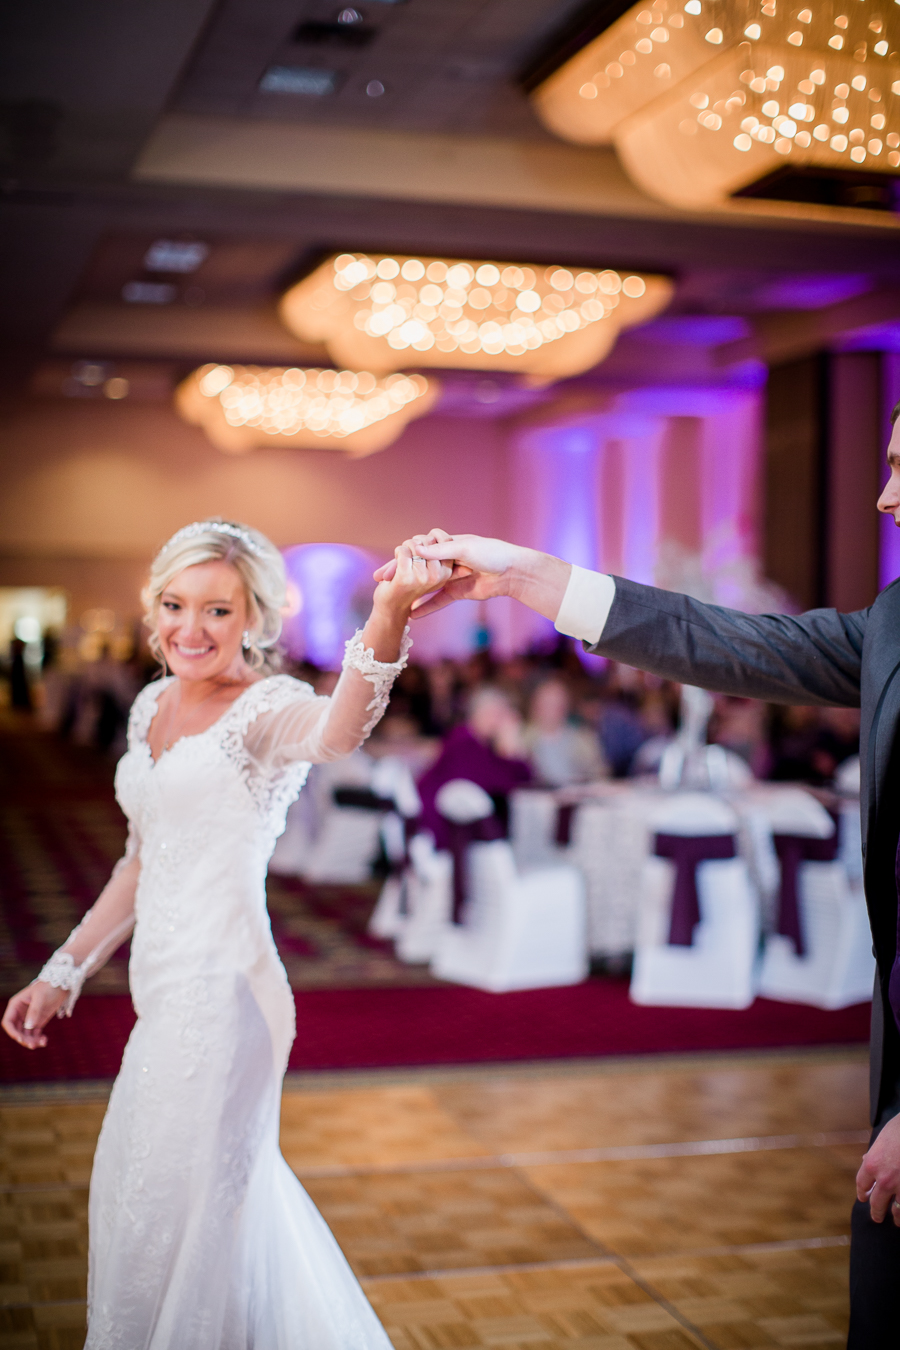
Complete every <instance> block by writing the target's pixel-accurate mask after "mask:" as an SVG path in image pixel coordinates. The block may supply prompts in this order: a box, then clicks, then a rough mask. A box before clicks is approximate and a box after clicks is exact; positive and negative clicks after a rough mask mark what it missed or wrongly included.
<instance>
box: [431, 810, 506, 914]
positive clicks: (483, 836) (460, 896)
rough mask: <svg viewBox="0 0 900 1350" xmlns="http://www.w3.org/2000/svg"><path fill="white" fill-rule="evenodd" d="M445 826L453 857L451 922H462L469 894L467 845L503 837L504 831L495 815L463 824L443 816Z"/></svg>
mask: <svg viewBox="0 0 900 1350" xmlns="http://www.w3.org/2000/svg"><path fill="white" fill-rule="evenodd" d="M444 821H445V824H446V826H447V835H448V843H449V845H450V854H451V857H452V858H453V922H454V923H462V921H463V910H464V909H465V904H466V897H467V896H468V894H469V857H468V854H469V845H470V844H482V843H490V842H492V841H493V840H494V839H503V838H505V837H506V832H505V830H504V829H503V822H502V821H501V820H498V818H497V816H495V815H494V816H487V817H486V819H484V820H471V821H467V822H466V823H465V824H464V825H461V824H459V823H458V822H456V821H453V820H447V818H446V816H445V817H444Z"/></svg>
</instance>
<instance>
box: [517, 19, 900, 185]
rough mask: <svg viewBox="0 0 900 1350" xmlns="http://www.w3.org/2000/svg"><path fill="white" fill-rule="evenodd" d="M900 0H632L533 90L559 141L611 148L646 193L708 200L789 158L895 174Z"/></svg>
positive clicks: (799, 164)
mask: <svg viewBox="0 0 900 1350" xmlns="http://www.w3.org/2000/svg"><path fill="white" fill-rule="evenodd" d="M898 53H900V8H898V4H897V2H896V0H893V2H891V0H887V2H886V3H881V0H877V2H876V0H815V3H809V4H807V3H804V2H803V0H801V3H800V4H790V3H788V4H786V3H784V0H654V3H652V4H637V5H634V6H633V8H631V9H629V10H628V12H627V13H626V14H624V15H623V16H622V17H621V18H620V19H618V20H617V21H616V22H615V23H614V24H612V25H611V27H609V28H608V29H606V31H605V32H603V33H601V34H600V36H599V37H597V38H595V39H594V40H593V41H592V42H590V43H589V44H588V45H587V46H585V47H583V48H582V49H581V51H579V52H577V53H576V54H575V55H574V56H573V57H571V59H570V60H568V61H567V62H566V63H565V64H564V65H563V66H561V67H560V68H559V69H558V70H556V71H555V72H554V73H553V74H552V75H551V76H549V78H547V79H546V80H544V82H543V83H542V84H540V85H539V86H538V87H537V89H535V90H534V92H533V93H532V100H533V103H534V106H535V109H536V111H537V113H538V115H539V117H540V118H541V120H542V121H543V122H544V124H545V125H546V126H547V127H549V128H550V130H551V131H554V132H555V133H556V134H557V135H558V136H561V137H562V138H563V139H565V140H569V141H577V142H579V143H581V144H587V145H599V144H608V143H612V144H614V145H615V147H616V150H617V151H618V153H619V156H620V158H621V159H622V162H623V164H624V166H625V168H626V169H627V171H628V173H629V175H630V177H631V178H632V179H633V180H634V182H635V183H637V184H638V186H639V187H641V188H642V189H643V190H644V191H645V192H647V193H649V194H650V195H651V196H654V197H658V198H661V199H662V200H663V201H666V202H669V203H671V204H673V205H675V206H680V207H702V206H711V205H715V204H717V203H721V202H724V201H725V200H726V199H727V198H728V197H729V196H730V195H731V194H733V193H736V192H739V191H741V190H742V189H744V188H747V187H748V186H749V185H751V184H753V183H756V182H758V181H759V180H761V179H765V178H767V177H768V176H770V175H771V174H773V173H774V172H775V171H777V170H779V169H783V168H785V167H786V166H788V165H790V166H791V167H795V168H797V169H800V170H803V169H806V170H810V169H816V170H818V171H820V172H821V171H822V170H826V171H827V170H831V171H843V172H845V173H846V172H847V171H849V172H851V173H853V172H859V171H860V169H861V167H862V166H863V165H864V166H865V171H866V172H867V173H870V174H871V173H872V172H875V173H876V174H885V175H890V174H898V173H900V54H898Z"/></svg>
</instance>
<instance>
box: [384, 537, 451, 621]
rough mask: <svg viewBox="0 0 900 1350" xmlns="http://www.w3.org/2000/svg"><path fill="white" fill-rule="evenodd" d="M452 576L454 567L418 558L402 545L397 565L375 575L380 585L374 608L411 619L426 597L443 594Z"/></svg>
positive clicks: (388, 566) (395, 556)
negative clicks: (397, 613) (435, 592)
mask: <svg viewBox="0 0 900 1350" xmlns="http://www.w3.org/2000/svg"><path fill="white" fill-rule="evenodd" d="M388 573H389V575H388ZM451 575H452V566H451V565H450V564H448V563H445V562H441V561H439V560H432V561H427V560H426V559H425V558H421V557H417V556H416V554H415V553H414V551H413V549H412V548H411V547H410V545H409V544H401V545H400V547H399V548H397V549H396V550H395V552H394V560H393V562H391V563H389V564H388V565H387V566H385V567H380V568H379V569H378V571H377V572H376V573H375V580H376V581H377V582H378V585H377V587H376V588H375V595H374V606H375V608H376V609H381V610H385V609H388V610H391V611H393V612H398V611H399V612H402V613H403V614H404V615H408V614H409V613H410V611H412V610H414V609H415V607H416V603H417V602H418V601H421V600H422V598H423V597H424V596H426V595H430V594H431V593H432V592H433V591H439V590H440V589H441V587H442V586H443V585H444V584H445V582H447V581H449V580H450V577H451Z"/></svg>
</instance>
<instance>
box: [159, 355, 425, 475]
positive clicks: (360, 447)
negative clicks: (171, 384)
mask: <svg viewBox="0 0 900 1350" xmlns="http://www.w3.org/2000/svg"><path fill="white" fill-rule="evenodd" d="M439 392H440V386H439V385H438V384H437V382H436V381H434V380H426V379H425V378H424V376H422V375H389V376H387V378H386V379H380V378H377V377H376V376H375V375H371V374H369V373H368V372H366V371H352V370H320V369H318V368H314V369H306V370H300V369H297V368H294V367H292V368H289V369H285V368H284V367H277V368H274V369H262V368H260V367H258V366H218V365H207V366H201V367H200V369H199V370H195V371H194V373H193V374H192V375H189V376H188V378H187V379H186V380H184V381H183V383H182V384H181V385H179V387H178V389H177V390H176V393H175V405H176V407H177V409H178V411H179V412H180V414H181V416H182V417H183V418H184V419H185V421H187V422H191V423H193V424H194V425H195V426H199V427H202V428H203V430H204V431H205V432H206V434H207V436H208V437H209V439H210V440H211V441H212V442H213V444H214V445H216V446H218V448H219V449H220V450H225V451H228V452H230V453H232V454H240V453H242V452H243V451H246V450H252V449H254V448H256V447H259V446H292V447H297V448H301V449H325V450H343V451H344V452H345V453H346V454H349V455H352V456H354V457H361V456H363V455H371V454H373V453H374V452H375V451H376V450H383V449H385V447H386V446H388V445H390V444H391V443H392V442H393V441H395V440H396V439H397V437H398V436H399V435H400V433H401V432H402V430H403V428H404V427H405V426H406V424H407V423H408V422H409V421H411V420H412V419H413V418H416V417H421V416H422V414H423V413H425V412H427V411H428V409H429V408H430V407H431V406H432V405H433V403H434V401H435V399H436V398H437V396H438V394H439Z"/></svg>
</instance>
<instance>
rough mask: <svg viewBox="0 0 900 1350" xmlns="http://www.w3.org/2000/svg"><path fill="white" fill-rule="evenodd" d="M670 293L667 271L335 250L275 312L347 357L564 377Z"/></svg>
mask: <svg viewBox="0 0 900 1350" xmlns="http://www.w3.org/2000/svg"><path fill="white" fill-rule="evenodd" d="M671 293H672V283H671V282H670V281H669V280H668V279H667V278H665V277H659V276H648V275H645V274H643V273H641V274H638V273H630V272H616V271H613V270H611V269H607V270H605V271H601V270H593V269H590V270H587V269H581V270H579V269H577V268H572V269H570V268H568V267H558V266H553V267H538V268H534V267H529V266H527V265H526V264H524V263H523V264H519V263H507V262H477V261H474V260H472V261H466V260H463V259H459V258H447V259H442V258H425V257H423V258H411V257H407V256H405V255H397V256H393V255H386V254H372V255H371V256H370V255H368V254H365V253H341V254H337V255H335V256H333V257H331V258H329V259H328V260H327V261H326V262H324V263H322V264H321V266H320V267H318V268H316V270H315V271H314V272H312V273H311V274H310V275H309V276H308V277H305V278H304V280H303V281H301V282H298V284H297V285H296V286H294V287H292V288H291V290H289V291H288V292H287V294H286V295H285V296H284V298H283V299H282V302H281V316H282V319H283V320H284V322H285V323H286V324H287V326H288V328H290V329H291V330H292V332H294V333H296V334H297V335H298V336H299V337H302V338H303V339H305V340H307V341H312V342H324V343H325V344H326V346H327V348H328V352H329V355H330V356H331V358H332V360H334V361H335V362H339V363H340V364H342V365H347V366H353V367H365V368H366V369H368V370H374V371H380V372H385V371H389V370H401V369H403V368H404V367H406V366H409V365H411V364H415V365H417V366H445V367H446V366H457V367H465V368H468V369H477V370H480V369H493V370H512V371H520V372H525V373H529V374H532V375H537V376H541V377H545V378H549V379H561V378H563V377H564V376H567V375H575V374H578V373H579V372H580V371H583V370H588V369H589V368H590V367H591V366H595V365H596V364H597V362H598V361H601V360H602V359H603V358H604V356H606V355H607V353H608V352H609V351H610V349H611V348H612V346H613V344H614V342H615V340H616V338H617V336H618V334H619V332H620V330H621V329H623V328H630V327H632V326H633V325H635V324H640V323H645V322H647V320H649V319H652V318H653V317H654V315H656V314H658V313H659V311H660V310H661V309H663V308H664V307H665V305H666V304H667V303H668V301H669V298H670V296H671Z"/></svg>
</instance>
